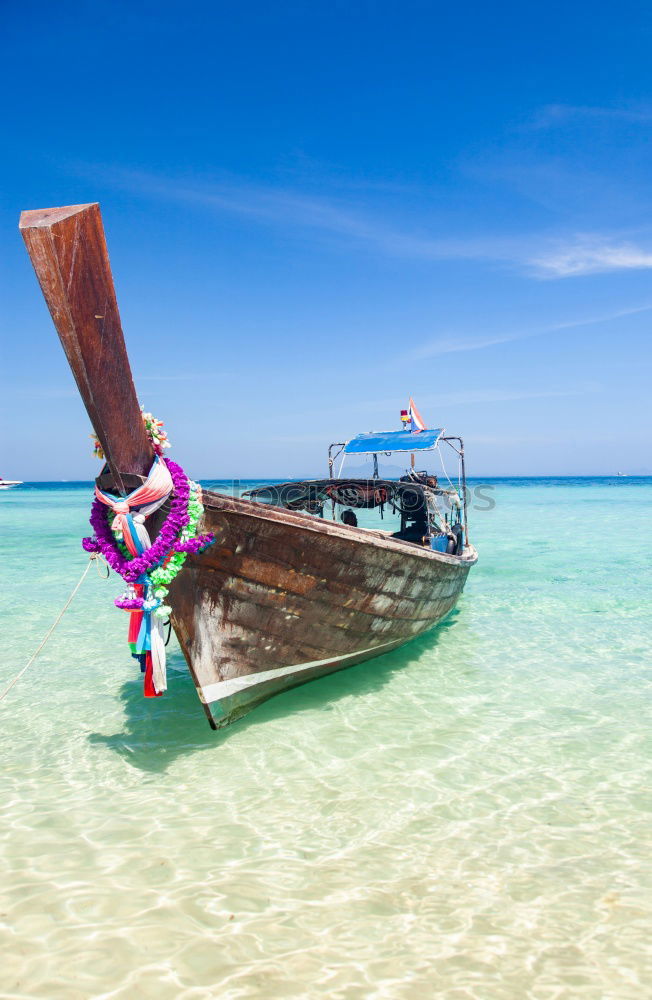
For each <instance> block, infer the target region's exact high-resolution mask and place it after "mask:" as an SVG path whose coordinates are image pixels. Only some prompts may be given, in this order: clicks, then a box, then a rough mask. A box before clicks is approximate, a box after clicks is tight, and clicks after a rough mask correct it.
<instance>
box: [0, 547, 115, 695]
mask: <svg viewBox="0 0 652 1000" xmlns="http://www.w3.org/2000/svg"><path fill="white" fill-rule="evenodd" d="M101 558H102V557H101V556H100V555H99V553H96V552H93V553H92V554H91V557H90V559H89V560H88V563H87V565H86V569H85V570H84V572H83V573H82V575H81V576H80V578H79V580H78V581H77V583H76V585H75V588H74V590H73V591H72V593H71V594H70V597H69V598H68V600H67V601H66V603H65V604H64V606H63V607H62V609H61V611H60V612H59V614H58V616H57V618H56V619H55V621H54V622H53V623H52V625H51V626H50V628H49V629H48V631H47V632H46V633H45V638H44V639H43V640H42V641H41V645H40V646H39V647H38V649H37V650H36V652H35V653H33V654H32V656H31V657H30V659H29V660H28V662H27V663H26V664H25V666H24V667H23V668H22V670H19V671H18V673H17V674H16V676H15V677H14V679H13V680H12V681H10V683H9V684H8V685H7V687H6V688H5V689H4V691H3V692H2V694H0V701H4V699H5V698H6V697H7V695H8V694H9V692H10V691H11V689H12V687H13V686H14V684H16V683H18V681H19V680H20V678H21V677H22V676H23V674H24V673H25V671H26V670H27V669H28V668H29V667H31V665H32V663H33V662H34V660H35V659H36V657H37V656H38V654H39V653H40V652H41V650H42V649H43V647H44V646H45V644H46V642H47V641H48V639H49V638H50V636H51V635H52V633H53V632H54V630H55V628H56V627H57V625H58V624H59V622H60V621H61V619H62V618H63V616H64V615H65V613H66V611H67V610H68V608H69V607H70V605H71V604H72V601H73V598H74V596H75V594H76V593H77V591H78V590H79V588H80V587H81V585H82V583H83V582H84V578H85V577H86V574H87V573H88V571H89V569H90V568H91V565H92V564H93V563H94V562H95V561H96V560H97V559H101ZM107 568H108V567H107ZM98 572H99V570H98Z"/></svg>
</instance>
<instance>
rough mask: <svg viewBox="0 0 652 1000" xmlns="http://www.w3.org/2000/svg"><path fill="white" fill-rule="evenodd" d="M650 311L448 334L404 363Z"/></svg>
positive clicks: (638, 309)
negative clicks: (525, 326)
mask: <svg viewBox="0 0 652 1000" xmlns="http://www.w3.org/2000/svg"><path fill="white" fill-rule="evenodd" d="M651 311H652V303H646V304H645V305H640V306H632V307H631V308H628V309H618V310H616V311H615V312H609V313H604V314H602V315H600V316H589V317H585V318H584V319H573V320H564V321H562V322H559V323H550V324H548V325H547V326H539V327H534V328H533V329H523V328H521V329H519V330H512V331H503V332H498V333H493V334H485V335H480V336H465V335H464V334H459V333H449V334H445V335H444V336H441V337H438V338H437V339H436V340H431V341H429V342H428V343H425V344H422V345H421V347H419V348H417V349H416V350H415V351H413V352H411V353H410V354H409V355H404V356H403V358H404V360H405V359H407V360H409V361H420V360H422V359H424V358H432V357H437V355H440V354H453V353H456V352H458V351H477V350H481V349H482V348H484V347H493V346H494V345H496V344H507V343H510V342H512V341H516V340H528V339H530V338H531V337H541V336H544V335H545V334H549V333H557V332H559V331H561V330H572V329H575V328H578V327H584V326H595V325H597V324H599V323H608V322H609V321H610V320H615V319H622V318H624V317H625V316H635V315H637V314H638V313H645V312H651Z"/></svg>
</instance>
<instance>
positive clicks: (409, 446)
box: [344, 427, 444, 455]
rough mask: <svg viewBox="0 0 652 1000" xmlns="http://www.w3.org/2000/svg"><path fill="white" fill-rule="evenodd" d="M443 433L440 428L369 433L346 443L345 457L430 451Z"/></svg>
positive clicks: (359, 435)
mask: <svg viewBox="0 0 652 1000" xmlns="http://www.w3.org/2000/svg"><path fill="white" fill-rule="evenodd" d="M443 433H444V430H443V428H442V427H439V428H438V429H436V430H429V431H418V432H416V431H371V432H370V433H369V434H358V436H357V437H354V438H351V440H350V441H347V443H346V446H345V448H344V451H345V453H346V454H347V455H371V454H374V453H375V454H380V453H381V452H384V451H413V452H414V451H430V450H431V449H432V448H434V447H436V445H437V442H438V441H439V438H440V437H441V436H442V434H443Z"/></svg>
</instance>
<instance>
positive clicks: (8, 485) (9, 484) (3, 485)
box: [0, 476, 23, 490]
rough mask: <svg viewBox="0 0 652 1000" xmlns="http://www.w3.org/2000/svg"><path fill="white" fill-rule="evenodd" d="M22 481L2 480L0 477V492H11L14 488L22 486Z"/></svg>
mask: <svg viewBox="0 0 652 1000" xmlns="http://www.w3.org/2000/svg"><path fill="white" fill-rule="evenodd" d="M22 485H23V481H22V479H3V478H2V476H0V490H11V489H13V487H14V486H22Z"/></svg>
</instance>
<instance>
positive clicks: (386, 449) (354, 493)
mask: <svg viewBox="0 0 652 1000" xmlns="http://www.w3.org/2000/svg"><path fill="white" fill-rule="evenodd" d="M442 443H443V444H448V445H449V446H450V448H451V449H452V451H453V452H454V453H455V455H456V457H457V463H458V474H457V484H456V485H454V483H453V481H452V480H451V479H450V478H449V476H448V472H447V471H446V466H445V463H444V460H443V457H442V456H441V452H440V458H441V462H442V472H443V477H444V478H445V482H446V485H445V486H442V485H441V483H440V479H439V477H438V476H436V475H434V474H433V473H430V472H428V471H426V470H421V471H417V470H416V469H415V468H414V461H415V453H417V452H421V451H433V450H435V449H436V450H438V451H439V448H440V444H442ZM408 450H409V451H410V453H411V465H410V467H409V468H408V469H407V471H406V472H405V474H404V475H402V476H400V478H398V479H383V478H381V477H380V475H379V464H378V455H379V453H380V454H382V455H384V456H390V455H393V454H395V453H396V452H397V451H399V452H404V451H408ZM351 454H354V455H363V456H369V457H370V458H371V460H372V461H373V473H372V475H371V476H370V477H369V478H358V477H342V469H343V465H344V460H345V459H346V457H347V455H351ZM340 458H341V461H340V464H339V469H338V472H337V475H336V474H335V465H336V462H337V460H338V459H340ZM328 467H329V472H330V476H329V477H328V478H327V479H304V480H296V481H293V482H287V483H270V484H268V485H265V486H259V487H256V488H255V489H251V490H247V491H246V493H244V494H243V496H244V497H246V498H247V499H249V500H253V501H256V502H258V503H268V504H273V505H274V506H276V507H281V508H283V509H285V510H293V511H302V512H304V513H308V514H312V515H314V516H315V517H320V518H329V519H331V520H333V521H340V522H341V523H342V524H344V525H346V526H348V527H350V528H358V529H360V528H361V529H365V528H368V529H372V530H374V531H378V530H379V527H378V524H377V523H374V524H372V525H369V524H365V520H366V517H365V512H371V511H374V512H375V513H376V514H377V515H378V514H379V515H380V518H381V519H382V520H383V521H384V520H385V518H388V519H389V520H390V521H392V522H394V523H393V527H392V528H390V529H387V528H384V529H382V528H381V529H380V530H384V531H385V533H386V534H387V535H389V536H390V537H391V538H395V539H397V540H398V541H401V542H406V543H407V544H409V545H418V546H421V547H427V548H430V549H432V550H433V551H435V552H441V553H445V554H447V555H462V553H463V551H464V546H465V544H466V543H468V538H467V533H466V479H465V471H464V445H463V442H462V440H461V438H457V437H456V438H450V437H444V432H443V431H442V430H433V431H425V432H422V434H415V433H412V432H406V431H398V432H392V431H388V432H384V433H381V434H360V435H358V437H357V438H353V439H352V440H351V441H349V442H338V443H335V444H331V445H330V447H329V449H328ZM373 520H374V521H375V522H377V520H378V518H377V517H375V518H374V519H373Z"/></svg>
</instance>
